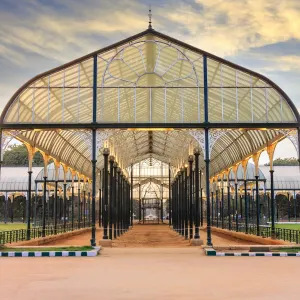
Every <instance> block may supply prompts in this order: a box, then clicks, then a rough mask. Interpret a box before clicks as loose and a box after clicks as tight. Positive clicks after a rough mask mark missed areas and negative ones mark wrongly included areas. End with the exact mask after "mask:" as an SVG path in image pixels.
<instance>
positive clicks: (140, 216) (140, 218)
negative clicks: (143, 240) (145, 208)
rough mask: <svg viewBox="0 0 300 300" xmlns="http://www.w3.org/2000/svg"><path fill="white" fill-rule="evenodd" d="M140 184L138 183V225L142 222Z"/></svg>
mask: <svg viewBox="0 0 300 300" xmlns="http://www.w3.org/2000/svg"><path fill="white" fill-rule="evenodd" d="M141 201H142V200H141V184H140V183H139V223H141V220H142V202H141Z"/></svg>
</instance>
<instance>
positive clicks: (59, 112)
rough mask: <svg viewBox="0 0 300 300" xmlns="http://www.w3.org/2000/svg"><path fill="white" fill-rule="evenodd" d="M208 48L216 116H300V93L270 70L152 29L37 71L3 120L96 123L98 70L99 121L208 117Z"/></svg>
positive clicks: (275, 119)
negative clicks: (293, 96)
mask: <svg viewBox="0 0 300 300" xmlns="http://www.w3.org/2000/svg"><path fill="white" fill-rule="evenodd" d="M203 56H206V57H207V80H208V93H209V94H208V98H209V100H208V104H209V121H210V122H217V123H218V122H221V123H224V122H226V123H230V122H233V123H236V122H246V123H257V122H259V123H262V122H266V123H268V122H271V123H281V122H291V123H293V122H297V121H298V120H299V114H298V112H297V110H296V108H295V106H294V105H293V103H292V101H291V100H290V99H289V98H288V96H287V95H286V94H285V93H284V92H283V91H282V90H281V89H280V88H279V87H278V86H277V85H276V84H274V83H273V82H271V81H270V80H269V79H267V78H265V77H264V76H262V75H259V74H257V73H255V72H253V71H250V70H247V69H245V68H242V67H240V66H238V65H234V64H232V63H230V62H227V61H225V60H223V59H221V58H218V57H216V56H214V55H212V54H209V53H206V52H204V51H202V50H200V49H197V48H194V47H192V46H190V45H187V44H184V43H182V42H181V41H178V40H175V39H172V38H170V37H168V36H166V35H164V34H161V33H159V32H156V31H154V30H146V31H144V32H142V33H140V34H138V35H136V36H133V37H131V38H129V39H126V40H123V41H121V42H119V43H117V44H114V45H112V46H110V47H107V48H104V49H101V50H99V51H96V52H94V53H91V54H90V55H87V56H85V57H82V58H80V59H77V60H75V61H73V62H70V63H68V64H66V65H63V66H61V67H58V68H56V69H53V70H50V71H48V72H46V73H44V74H41V75H39V76H37V77H35V78H33V79H31V80H30V81H28V82H27V83H26V84H25V85H24V86H23V87H21V88H20V89H19V90H18V91H17V92H16V93H15V95H14V96H13V97H12V98H11V100H10V101H9V103H8V105H7V106H6V108H5V110H4V112H3V114H2V118H1V122H2V123H29V124H41V123H46V124H52V123H54V124H61V123H63V124H67V123H71V124H72V123H83V124H84V123H91V122H92V121H93V120H92V115H93V86H94V84H93V81H94V79H95V76H96V79H97V102H98V106H97V122H104V123H105V122H115V123H127V122H132V123H158V122H164V123H199V122H204V117H203V113H204V96H203V95H204V75H205V72H206V71H205V70H204V67H203ZM95 57H96V58H97V65H94V59H95ZM94 71H97V72H96V73H95V72H94Z"/></svg>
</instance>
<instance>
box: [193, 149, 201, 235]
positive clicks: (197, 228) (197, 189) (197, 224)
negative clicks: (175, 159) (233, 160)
mask: <svg viewBox="0 0 300 300" xmlns="http://www.w3.org/2000/svg"><path fill="white" fill-rule="evenodd" d="M194 155H195V235H194V239H200V234H199V233H200V230H199V227H200V211H199V155H200V153H199V150H196V151H195V152H194ZM200 172H201V171H200Z"/></svg>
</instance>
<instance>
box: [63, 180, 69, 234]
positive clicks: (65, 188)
mask: <svg viewBox="0 0 300 300" xmlns="http://www.w3.org/2000/svg"><path fill="white" fill-rule="evenodd" d="M63 201H64V202H63V203H64V207H63V217H64V222H63V224H64V231H66V225H67V220H66V219H67V201H68V199H67V183H64V200H63Z"/></svg>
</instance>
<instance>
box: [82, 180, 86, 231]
mask: <svg viewBox="0 0 300 300" xmlns="http://www.w3.org/2000/svg"><path fill="white" fill-rule="evenodd" d="M85 188H86V186H85V183H84V190H83V213H82V215H83V228H85V225H86V224H85V221H86V190H85Z"/></svg>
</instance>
